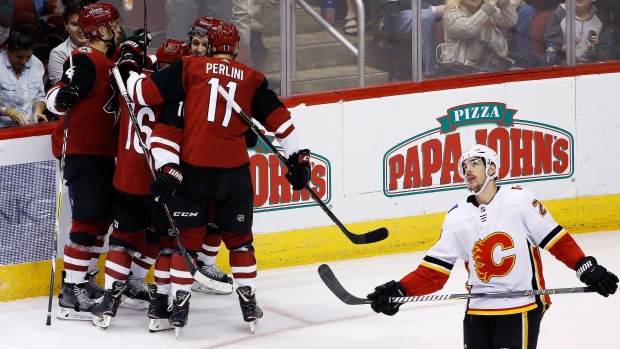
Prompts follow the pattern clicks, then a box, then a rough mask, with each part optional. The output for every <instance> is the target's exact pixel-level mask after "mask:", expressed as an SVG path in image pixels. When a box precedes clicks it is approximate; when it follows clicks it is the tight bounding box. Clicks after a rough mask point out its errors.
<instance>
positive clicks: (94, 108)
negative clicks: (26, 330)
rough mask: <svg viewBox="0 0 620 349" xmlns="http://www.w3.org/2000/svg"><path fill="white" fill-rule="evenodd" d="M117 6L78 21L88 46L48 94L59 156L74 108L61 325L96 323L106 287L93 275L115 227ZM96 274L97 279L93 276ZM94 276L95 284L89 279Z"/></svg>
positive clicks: (100, 7) (89, 10) (95, 7)
mask: <svg viewBox="0 0 620 349" xmlns="http://www.w3.org/2000/svg"><path fill="white" fill-rule="evenodd" d="M118 20H119V14H118V11H117V10H116V8H114V6H112V5H109V4H104V3H98V4H92V5H87V6H85V7H84V9H83V10H82V11H81V12H80V14H79V17H78V23H79V25H80V28H81V30H82V32H83V33H84V36H85V37H86V38H88V39H90V42H89V43H88V45H86V46H83V47H80V48H78V49H76V50H74V51H73V52H72V53H71V57H70V59H68V60H67V61H66V62H65V65H64V73H63V76H62V79H61V80H60V81H59V82H58V83H56V84H55V85H54V86H53V87H52V88H51V89H50V90H49V92H48V93H47V101H46V104H47V108H48V109H49V110H50V111H52V112H54V113H56V114H59V115H60V122H59V123H58V126H57V128H56V130H54V132H53V133H52V153H53V154H54V157H56V158H60V157H61V155H62V145H63V139H64V136H63V135H64V128H65V117H67V116H66V115H65V111H66V110H69V109H70V113H69V124H68V133H67V139H66V162H65V169H64V179H65V180H66V184H67V186H68V188H69V198H70V200H69V202H70V203H71V213H72V217H71V218H72V222H71V230H70V234H69V240H68V242H67V244H66V245H65V248H64V268H65V277H64V280H63V286H62V290H61V292H60V295H59V296H58V298H59V305H60V309H59V311H58V314H57V315H56V316H57V317H58V318H59V319H77V320H90V319H91V316H90V309H91V307H92V305H93V304H94V301H93V300H92V299H90V298H89V297H93V296H97V297H98V296H100V295H101V292H102V291H103V289H102V288H101V286H98V285H97V284H96V283H94V281H93V279H92V276H93V275H94V273H96V269H94V267H95V265H96V263H97V260H98V257H99V254H100V253H101V250H102V247H103V245H104V238H105V234H106V233H107V231H108V228H109V226H110V224H111V223H112V207H113V204H114V200H113V187H112V176H113V175H114V167H115V164H114V157H115V156H116V146H117V133H118V129H117V123H116V121H117V115H116V112H117V111H116V107H115V106H114V102H115V101H116V99H115V98H114V92H113V89H112V87H111V86H110V80H109V74H110V69H111V68H112V67H113V66H114V62H112V61H111V60H110V59H108V57H107V56H106V53H107V52H108V51H111V50H113V49H114V48H115V47H116V45H117V44H118V38H119V34H120V32H121V28H120V26H119V25H118ZM88 272H90V273H89V274H87V273H88ZM87 275H89V278H88V280H87Z"/></svg>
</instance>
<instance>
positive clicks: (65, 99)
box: [55, 86, 78, 110]
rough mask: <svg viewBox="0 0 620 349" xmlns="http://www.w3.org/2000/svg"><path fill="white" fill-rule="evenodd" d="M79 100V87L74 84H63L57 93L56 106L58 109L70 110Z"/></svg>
mask: <svg viewBox="0 0 620 349" xmlns="http://www.w3.org/2000/svg"><path fill="white" fill-rule="evenodd" d="M77 101H78V89H77V88H76V87H73V86H63V87H61V88H60V89H59V90H58V93H57V94H56V102H55V104H56V108H57V109H58V110H68V109H71V108H73V107H74V106H75V105H76V104H77Z"/></svg>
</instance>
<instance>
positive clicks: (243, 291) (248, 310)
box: [237, 286, 263, 334]
mask: <svg viewBox="0 0 620 349" xmlns="http://www.w3.org/2000/svg"><path fill="white" fill-rule="evenodd" d="M237 294H238V295H239V305H241V314H242V315H243V321H245V322H249V323H250V331H251V332H252V334H254V331H256V324H257V323H258V319H260V318H262V317H263V310H262V309H261V308H260V307H259V306H258V304H256V295H255V294H254V292H252V288H251V287H250V286H243V287H239V288H237Z"/></svg>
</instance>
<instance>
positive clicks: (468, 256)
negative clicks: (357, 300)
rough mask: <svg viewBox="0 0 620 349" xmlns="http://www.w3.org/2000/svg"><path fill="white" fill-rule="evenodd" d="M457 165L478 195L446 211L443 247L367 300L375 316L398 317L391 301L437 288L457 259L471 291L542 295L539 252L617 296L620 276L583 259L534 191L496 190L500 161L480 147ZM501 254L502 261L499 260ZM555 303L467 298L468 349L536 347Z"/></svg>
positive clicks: (546, 298) (601, 290)
mask: <svg viewBox="0 0 620 349" xmlns="http://www.w3.org/2000/svg"><path fill="white" fill-rule="evenodd" d="M459 164H460V166H459V170H460V175H461V176H462V177H463V178H464V179H465V181H466V183H467V186H468V188H469V190H470V191H471V192H472V193H473V195H471V196H469V197H467V198H466V199H464V200H462V201H461V202H459V203H458V204H457V205H456V206H454V207H453V208H452V209H451V210H450V212H448V215H447V216H446V219H445V221H444V224H443V227H442V232H441V237H440V238H439V241H438V242H437V243H436V244H435V245H434V246H433V247H432V248H431V249H430V250H429V251H428V253H427V254H426V256H425V257H424V259H423V261H422V263H421V264H420V266H419V267H418V268H417V269H416V270H415V271H413V272H411V273H410V274H408V275H406V276H405V277H404V278H402V279H401V280H400V281H398V282H395V281H390V282H388V283H386V284H383V285H380V286H378V287H376V288H375V291H374V292H372V293H371V294H369V295H368V298H369V299H370V300H372V304H371V306H372V309H373V310H374V311H375V312H377V313H379V312H381V313H384V314H386V315H394V314H396V313H397V312H398V310H399V307H400V306H401V304H398V303H391V302H390V301H389V297H400V296H421V295H426V294H430V293H433V292H435V291H438V290H440V289H441V288H442V287H443V286H444V284H445V283H446V281H447V280H448V277H449V276H450V272H451V270H452V268H453V267H454V264H455V263H456V260H457V259H458V258H460V259H462V260H464V261H465V266H466V268H467V270H468V271H469V278H468V280H467V287H468V289H469V290H470V292H471V293H486V292H502V291H515V290H528V289H532V288H533V289H544V288H545V281H544V278H543V275H542V265H541V259H540V252H539V248H543V249H545V250H548V251H549V252H550V253H551V254H552V255H553V256H555V257H556V258H557V259H558V260H559V261H561V262H562V263H564V264H565V265H566V266H567V267H569V268H571V269H573V270H576V271H577V277H578V278H579V279H580V280H581V281H583V282H585V283H586V284H587V285H588V286H590V287H592V288H593V289H595V290H596V292H598V293H599V294H601V295H603V296H605V297H607V296H609V295H610V294H614V293H615V292H616V289H617V288H618V277H617V276H616V275H614V274H613V273H611V272H609V271H607V269H605V268H604V267H603V266H601V265H599V264H597V261H596V259H594V257H586V256H585V255H584V253H583V251H582V250H581V248H580V247H579V246H578V245H577V243H576V242H575V240H573V238H572V237H571V236H570V234H568V232H567V231H566V230H564V229H563V228H562V226H560V225H559V224H557V223H556V222H555V221H554V220H553V218H552V217H551V213H550V212H549V211H548V210H547V209H546V208H545V207H544V206H543V204H542V203H541V202H540V201H538V200H537V199H536V196H535V195H534V193H533V192H532V191H531V190H529V189H527V188H525V187H521V186H516V185H513V186H508V185H506V186H501V187H500V186H497V185H496V183H495V181H496V179H497V174H498V173H499V166H500V161H499V158H498V156H497V153H495V151H493V150H492V149H490V148H488V147H486V146H484V145H475V146H473V147H471V148H470V149H468V150H466V151H464V152H463V155H462V156H461V158H460V160H459ZM498 251H501V256H502V258H501V259H500V260H498V259H497V258H494V257H495V255H496V254H497V253H498ZM550 304H551V301H550V299H549V296H548V295H543V296H524V297H515V298H475V299H471V300H469V301H468V303H467V310H466V314H465V319H464V320H463V332H464V346H465V348H468V349H491V348H525V349H533V348H536V345H537V342H538V334H539V330H540V322H541V320H542V316H543V313H544V312H545V311H546V309H547V308H548V307H549V305H550Z"/></svg>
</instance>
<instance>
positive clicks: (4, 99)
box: [0, 25, 47, 127]
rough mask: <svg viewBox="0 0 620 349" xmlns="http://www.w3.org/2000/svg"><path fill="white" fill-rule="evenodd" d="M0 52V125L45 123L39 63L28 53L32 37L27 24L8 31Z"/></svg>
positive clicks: (41, 65) (41, 70)
mask: <svg viewBox="0 0 620 349" xmlns="http://www.w3.org/2000/svg"><path fill="white" fill-rule="evenodd" d="M6 44H7V47H6V49H5V50H2V51H0V61H1V62H2V63H0V82H1V84H2V89H0V114H1V115H0V127H5V126H13V125H25V124H29V123H35V121H36V122H45V121H47V118H46V117H45V115H44V114H43V111H44V110H45V90H44V88H43V75H44V74H45V69H44V68H43V63H41V61H40V60H39V59H38V58H37V57H34V56H33V55H32V52H33V50H34V37H33V35H32V31H31V30H30V28H29V26H27V25H19V26H17V28H15V29H13V30H11V33H10V34H9V37H8V39H7V40H6Z"/></svg>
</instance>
